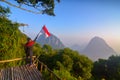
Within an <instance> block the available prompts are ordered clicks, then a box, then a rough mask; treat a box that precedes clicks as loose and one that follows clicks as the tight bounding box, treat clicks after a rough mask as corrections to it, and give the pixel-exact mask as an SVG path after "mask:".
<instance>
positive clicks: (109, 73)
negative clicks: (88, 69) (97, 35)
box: [92, 56, 120, 80]
mask: <svg viewBox="0 0 120 80" xmlns="http://www.w3.org/2000/svg"><path fill="white" fill-rule="evenodd" d="M92 73H93V77H94V80H101V79H103V78H104V79H105V80H118V79H120V56H111V57H109V59H108V60H104V59H99V60H98V61H96V62H95V63H94V68H93V71H92Z"/></svg>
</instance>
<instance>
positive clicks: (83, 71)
mask: <svg viewBox="0 0 120 80" xmlns="http://www.w3.org/2000/svg"><path fill="white" fill-rule="evenodd" d="M39 60H40V61H42V62H43V63H45V64H47V66H48V67H49V68H50V69H51V70H53V71H54V72H55V73H56V74H57V75H58V76H60V77H61V78H63V80H76V79H79V80H87V79H89V78H90V77H91V69H92V61H91V60H90V59H88V58H87V57H85V56H83V55H80V54H79V53H78V52H76V51H73V50H71V49H69V48H65V49H62V50H52V49H51V47H50V46H46V45H45V46H43V54H41V55H40V57H39Z"/></svg>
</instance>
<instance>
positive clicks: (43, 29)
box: [41, 25, 50, 37]
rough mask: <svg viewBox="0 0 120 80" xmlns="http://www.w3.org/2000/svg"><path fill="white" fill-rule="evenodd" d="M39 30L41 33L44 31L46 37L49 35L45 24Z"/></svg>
mask: <svg viewBox="0 0 120 80" xmlns="http://www.w3.org/2000/svg"><path fill="white" fill-rule="evenodd" d="M41 32H42V33H43V32H44V33H45V35H46V37H49V36H50V33H49V31H48V29H47V28H46V26H45V25H44V26H43V27H42V30H41Z"/></svg>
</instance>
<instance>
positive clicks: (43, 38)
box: [36, 34, 65, 49]
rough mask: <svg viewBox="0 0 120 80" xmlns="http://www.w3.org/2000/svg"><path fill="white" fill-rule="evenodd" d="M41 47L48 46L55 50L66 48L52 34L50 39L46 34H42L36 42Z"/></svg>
mask: <svg viewBox="0 0 120 80" xmlns="http://www.w3.org/2000/svg"><path fill="white" fill-rule="evenodd" d="M36 42H37V43H39V44H40V45H42V46H43V45H44V44H48V45H50V46H52V48H54V49H63V48H64V47H65V46H64V44H63V43H62V42H61V41H60V39H59V38H57V37H56V36H55V35H53V34H51V36H50V37H46V36H45V34H41V35H40V36H39V38H38V39H37V40H36Z"/></svg>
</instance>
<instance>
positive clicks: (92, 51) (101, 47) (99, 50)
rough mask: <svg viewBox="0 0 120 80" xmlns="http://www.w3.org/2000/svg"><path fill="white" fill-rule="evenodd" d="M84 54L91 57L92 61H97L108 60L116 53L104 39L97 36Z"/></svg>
mask: <svg viewBox="0 0 120 80" xmlns="http://www.w3.org/2000/svg"><path fill="white" fill-rule="evenodd" d="M82 53H84V54H85V55H87V56H88V57H90V58H91V59H92V60H97V59H99V58H103V59H107V58H108V57H109V56H111V55H113V54H115V53H116V52H115V51H114V50H113V49H112V48H111V47H110V46H109V45H108V44H107V43H106V42H105V40H104V39H102V38H100V37H97V36H95V37H94V38H92V39H91V40H90V42H89V43H88V45H87V46H86V48H85V49H84V50H83V51H82Z"/></svg>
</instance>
